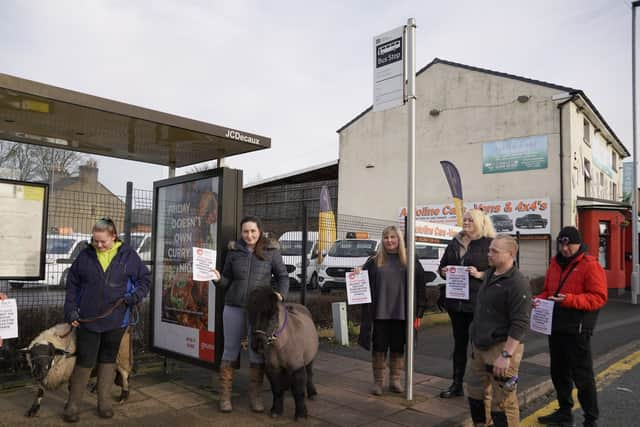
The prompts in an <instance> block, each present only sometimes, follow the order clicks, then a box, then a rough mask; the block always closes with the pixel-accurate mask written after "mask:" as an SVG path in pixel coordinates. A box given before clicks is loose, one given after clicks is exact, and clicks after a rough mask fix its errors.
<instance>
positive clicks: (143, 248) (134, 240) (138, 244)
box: [118, 232, 151, 261]
mask: <svg viewBox="0 0 640 427" xmlns="http://www.w3.org/2000/svg"><path fill="white" fill-rule="evenodd" d="M118 237H119V238H120V240H124V233H120V234H119V235H118ZM129 244H130V245H131V247H132V248H133V249H135V251H136V252H137V253H138V255H139V256H140V259H141V260H142V261H151V233H141V232H133V233H131V240H130V242H129Z"/></svg>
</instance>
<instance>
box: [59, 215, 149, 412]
mask: <svg viewBox="0 0 640 427" xmlns="http://www.w3.org/2000/svg"><path fill="white" fill-rule="evenodd" d="M150 276H151V274H150V272H149V269H147V267H146V266H145V265H144V264H143V263H142V261H141V260H140V257H139V256H138V254H137V253H136V251H135V250H134V249H132V248H131V247H130V246H129V245H127V244H124V243H123V242H122V241H120V240H119V239H118V233H117V232H116V227H115V225H114V223H113V221H112V220H110V219H109V218H103V219H100V220H99V221H98V222H96V224H95V225H94V226H93V230H92V245H91V246H89V247H87V248H86V249H85V250H83V251H82V252H80V254H79V255H78V257H77V258H76V260H75V261H74V262H73V264H72V265H71V269H70V270H69V276H68V278H67V294H66V297H65V302H64V316H65V321H66V322H68V323H70V324H71V325H72V326H74V327H76V328H77V345H76V347H77V350H76V366H75V369H74V370H73V374H72V375H71V384H70V385H71V388H70V391H69V402H68V403H67V406H66V407H65V410H64V415H63V418H64V420H65V421H67V422H77V421H78V419H79V418H78V404H79V403H80V402H81V401H82V395H83V392H84V390H85V388H86V386H87V382H88V381H89V376H90V375H91V370H92V369H93V367H94V366H95V365H96V362H97V364H98V415H100V417H102V418H111V417H113V409H112V399H111V386H112V384H113V380H114V378H115V371H116V365H115V362H116V356H117V355H118V349H119V348H120V341H121V340H122V335H123V334H124V331H125V329H126V328H127V326H128V325H129V321H130V317H131V308H132V307H133V306H135V305H136V304H138V303H139V302H140V301H142V299H143V298H144V297H145V296H146V295H147V294H148V293H149V284H150V282H151V280H150Z"/></svg>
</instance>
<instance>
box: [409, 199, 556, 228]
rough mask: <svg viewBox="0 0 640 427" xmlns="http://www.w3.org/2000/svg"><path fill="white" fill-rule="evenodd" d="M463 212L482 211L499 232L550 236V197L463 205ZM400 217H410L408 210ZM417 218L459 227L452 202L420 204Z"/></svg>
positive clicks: (465, 203) (417, 209)
mask: <svg viewBox="0 0 640 427" xmlns="http://www.w3.org/2000/svg"><path fill="white" fill-rule="evenodd" d="M464 209H465V211H466V210H467V209H482V210H483V211H484V212H485V213H486V214H487V215H489V218H491V221H492V223H493V226H494V228H495V229H496V231H497V232H498V233H506V234H516V232H518V231H519V232H520V234H523V235H524V234H549V233H551V220H550V218H551V203H550V200H549V199H548V198H544V197H542V198H539V199H511V200H491V201H487V202H467V201H465V202H464ZM398 216H399V217H400V218H403V217H405V216H407V208H406V207H402V208H400V212H399V215H398ZM416 219H419V220H423V221H428V222H433V223H442V224H449V225H456V208H455V206H454V205H453V203H445V204H432V205H417V206H416Z"/></svg>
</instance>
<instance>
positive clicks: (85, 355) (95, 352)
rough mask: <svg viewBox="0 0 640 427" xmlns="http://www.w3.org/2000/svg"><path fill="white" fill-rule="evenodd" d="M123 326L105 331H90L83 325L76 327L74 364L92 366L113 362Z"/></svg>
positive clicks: (122, 333) (122, 332) (118, 347)
mask: <svg viewBox="0 0 640 427" xmlns="http://www.w3.org/2000/svg"><path fill="white" fill-rule="evenodd" d="M124 329H125V328H118V329H113V330H111V331H107V332H92V331H90V330H88V329H86V328H85V327H83V326H80V327H79V328H78V329H77V332H76V333H77V344H76V364H77V365H79V366H80V367H82V368H93V367H94V366H95V365H96V361H97V362H98V363H115V362H116V357H118V350H120V341H122V335H124Z"/></svg>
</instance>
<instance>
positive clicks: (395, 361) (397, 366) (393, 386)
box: [389, 353, 404, 393]
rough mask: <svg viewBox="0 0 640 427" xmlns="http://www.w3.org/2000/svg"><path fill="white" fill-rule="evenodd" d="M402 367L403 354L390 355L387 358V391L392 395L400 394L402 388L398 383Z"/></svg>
mask: <svg viewBox="0 0 640 427" xmlns="http://www.w3.org/2000/svg"><path fill="white" fill-rule="evenodd" d="M403 367H404V354H402V353H391V355H390V358H389V389H390V390H391V391H392V392H394V393H402V392H403V391H404V388H403V387H402V383H401V382H400V377H401V376H402V369H403Z"/></svg>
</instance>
